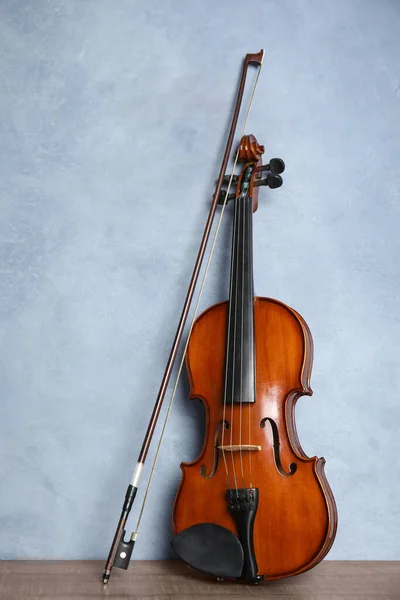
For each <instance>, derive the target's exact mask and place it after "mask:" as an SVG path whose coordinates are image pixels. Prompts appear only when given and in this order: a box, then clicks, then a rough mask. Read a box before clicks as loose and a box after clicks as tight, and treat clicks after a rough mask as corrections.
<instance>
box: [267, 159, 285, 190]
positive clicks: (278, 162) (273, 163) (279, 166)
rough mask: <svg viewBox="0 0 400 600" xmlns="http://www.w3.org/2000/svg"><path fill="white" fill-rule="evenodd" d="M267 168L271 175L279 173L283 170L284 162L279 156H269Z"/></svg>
mask: <svg viewBox="0 0 400 600" xmlns="http://www.w3.org/2000/svg"><path fill="white" fill-rule="evenodd" d="M269 168H270V170H271V173H272V174H273V175H279V173H283V171H284V170H285V163H284V162H283V160H282V159H281V158H271V160H270V161H269ZM280 185H282V184H280ZM270 187H271V186H270ZM276 187H279V186H276Z"/></svg>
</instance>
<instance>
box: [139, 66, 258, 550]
mask: <svg viewBox="0 0 400 600" xmlns="http://www.w3.org/2000/svg"><path fill="white" fill-rule="evenodd" d="M262 65H263V63H262V62H261V64H260V68H259V70H258V73H257V77H256V81H255V83H254V87H253V91H252V94H251V97H250V102H249V107H248V109H247V112H246V117H245V120H244V125H243V128H242V132H241V135H240V138H242V137H243V136H244V133H245V131H246V127H247V122H248V120H249V116H250V112H251V108H252V106H253V101H254V96H255V93H256V89H257V85H258V81H259V79H260V74H261V69H262ZM238 159H239V148H238V149H237V151H236V155H235V160H234V163H233V167H232V172H231V176H230V179H229V183H228V187H227V190H226V195H225V200H224V203H223V205H222V209H221V213H220V216H219V219H218V222H217V227H216V230H215V234H214V238H213V241H212V245H211V250H210V254H209V257H208V259H207V263H206V267H205V270H204V275H203V278H202V280H201V284H200V289H199V294H198V297H197V301H196V305H195V308H194V311H193V317H192V321H191V323H190V327H189V333H188V336H187V340H186V344H185V347H184V349H183V355H182V359H181V362H180V365H179V369H178V374H177V377H176V381H175V384H174V388H173V391H172V395H171V399H170V401H169V403H168V408H167V413H166V415H165V419H164V423H163V427H162V430H161V434H160V438H159V441H158V444H157V449H156V453H155V455H154V459H153V463H152V466H151V471H150V475H149V480H148V482H147V486H146V490H145V493H144V497H143V501H142V505H141V507H140V511H139V516H138V520H137V522H136V529H135V532H134V533H133V534H132V539H136V538H137V534H138V530H139V527H140V522H141V520H142V516H143V512H144V508H145V506H146V502H147V497H148V495H149V491H150V487H151V482H152V480H153V476H154V471H155V468H156V466H157V461H158V457H159V454H160V449H161V444H162V441H163V438H164V434H165V429H166V427H167V423H168V420H169V416H170V413H171V409H172V405H173V403H174V399H175V395H176V391H177V389H178V383H179V379H180V376H181V372H182V369H183V365H184V362H185V357H186V351H187V348H188V346H189V341H190V336H191V333H192V329H193V326H194V322H195V320H196V316H197V311H198V307H199V304H200V300H201V297H202V294H203V289H204V284H205V282H206V279H207V274H208V271H209V267H210V263H211V259H212V257H213V254H214V249H215V245H216V242H217V239H218V235H219V230H220V227H221V223H222V218H223V215H224V212H225V207H226V205H227V202H228V195H229V190H230V188H231V185H232V180H233V175H234V172H235V168H236V165H237V162H238ZM224 431H225V426H224V423H223V425H222V435H224ZM222 445H223V443H222ZM222 454H223V456H224V451H223V452H222ZM224 462H225V467H226V469H227V466H226V461H225V457H224ZM227 478H228V485H229V487H230V483H229V472H228V470H227Z"/></svg>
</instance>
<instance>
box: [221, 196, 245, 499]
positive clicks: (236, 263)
mask: <svg viewBox="0 0 400 600" xmlns="http://www.w3.org/2000/svg"><path fill="white" fill-rule="evenodd" d="M240 197H241V194H240V195H239V196H238V198H236V199H235V217H234V218H235V226H236V222H237V229H238V231H237V237H238V240H237V241H236V240H235V243H234V247H233V257H232V271H233V272H234V274H235V275H234V278H233V277H232V278H231V281H232V283H233V279H234V280H235V289H234V290H233V293H234V298H233V297H232V293H231V295H230V298H229V312H231V311H232V304H233V306H234V307H235V310H234V312H233V352H232V369H231V376H232V383H231V422H230V446H231V461H232V470H233V480H234V482H235V490H236V496H237V495H238V485H237V477H236V468H235V457H234V452H233V450H232V447H233V415H234V412H233V408H234V398H235V384H236V377H235V375H236V373H235V371H236V335H237V312H238V287H239V282H238V274H239V273H238V271H239V259H240V252H239V251H240V247H239V245H240V235H241V214H240ZM231 291H232V288H231ZM229 338H230V326H228V349H229ZM227 352H228V350H227ZM227 356H228V357H229V354H228V355H227ZM228 362H229V358H228V361H227V363H228ZM227 375H228V368H227V371H226V379H227ZM239 383H240V379H239ZM239 396H240V390H239ZM225 402H226V387H225V396H224V404H225Z"/></svg>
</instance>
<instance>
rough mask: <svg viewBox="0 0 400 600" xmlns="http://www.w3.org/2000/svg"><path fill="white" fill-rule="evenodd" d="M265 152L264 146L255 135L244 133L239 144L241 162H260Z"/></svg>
mask: <svg viewBox="0 0 400 600" xmlns="http://www.w3.org/2000/svg"><path fill="white" fill-rule="evenodd" d="M263 154H264V146H261V145H260V144H259V143H258V142H257V140H256V138H255V137H254V135H252V134H250V135H244V136H243V137H242V139H241V140H240V145H239V160H240V162H253V161H254V162H258V161H259V160H261V157H262V155H263Z"/></svg>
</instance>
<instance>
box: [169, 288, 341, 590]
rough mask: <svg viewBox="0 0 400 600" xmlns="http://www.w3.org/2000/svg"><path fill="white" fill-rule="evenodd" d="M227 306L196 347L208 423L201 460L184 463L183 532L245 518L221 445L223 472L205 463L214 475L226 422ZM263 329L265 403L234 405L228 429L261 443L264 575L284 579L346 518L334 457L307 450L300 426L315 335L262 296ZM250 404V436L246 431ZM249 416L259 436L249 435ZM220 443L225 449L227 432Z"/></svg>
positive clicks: (195, 386) (259, 382)
mask: <svg viewBox="0 0 400 600" xmlns="http://www.w3.org/2000/svg"><path fill="white" fill-rule="evenodd" d="M227 306H228V305H227V303H226V302H222V303H220V304H216V305H214V306H212V307H211V308H209V309H208V310H207V311H205V312H204V313H203V314H202V315H200V317H199V318H198V319H197V321H196V323H195V326H194V328H193V331H192V335H191V339H190V343H189V347H188V352H187V368H188V373H189V379H190V385H191V392H190V396H191V398H200V399H201V400H202V401H203V402H204V405H205V408H206V413H207V426H206V435H205V441H204V446H203V449H202V452H201V454H200V456H199V457H198V458H197V459H196V460H195V461H194V462H192V463H183V464H182V465H181V468H182V481H181V485H180V487H179V490H178V493H177V496H176V500H175V505H174V511H173V528H174V531H175V533H179V532H181V531H182V530H184V529H186V528H187V527H190V526H191V525H194V524H197V523H204V522H211V523H217V524H219V525H222V526H224V527H226V528H228V529H230V530H231V531H233V532H234V533H235V534H237V530H236V525H235V522H234V520H233V518H232V516H231V514H230V513H229V512H228V511H227V503H226V490H227V478H226V472H225V468H224V464H223V461H222V457H221V452H220V451H218V453H219V464H218V468H217V470H216V472H215V475H214V476H213V477H211V478H210V479H206V478H204V477H203V476H202V475H201V473H200V469H201V467H202V466H205V469H206V472H207V473H210V472H211V471H212V467H213V462H214V445H215V432H216V430H217V428H218V426H219V424H220V422H221V421H222V419H223V402H222V400H223V390H224V365H225V352H226V333H227V311H228V308H227ZM254 329H255V355H256V402H255V403H253V404H248V405H243V406H242V407H240V405H234V407H233V409H232V411H233V412H231V408H230V405H229V404H228V408H227V411H226V415H225V419H226V420H227V421H228V422H229V423H230V424H231V423H232V415H233V430H232V436H233V437H232V439H231V437H230V431H229V432H228V435H227V433H225V440H224V442H223V443H224V444H227V443H229V444H235V445H236V444H240V443H242V444H255V445H259V446H261V451H259V452H243V453H242V460H243V465H244V473H245V482H244V483H245V487H250V486H253V487H256V488H258V489H259V506H258V512H257V516H256V520H255V526H254V527H255V529H254V547H255V554H256V559H257V563H258V568H259V569H258V572H259V573H260V574H263V575H264V576H265V578H267V579H275V578H280V577H286V576H289V575H293V574H297V573H300V572H302V571H305V570H307V569H310V568H311V567H313V566H315V565H316V564H317V563H318V562H319V561H320V560H321V559H322V558H323V557H324V556H325V555H326V553H327V552H328V550H329V548H330V547H331V545H332V543H333V540H334V537H335V533H336V522H337V515H336V507H335V502H334V499H333V495H332V493H331V491H330V488H329V485H328V483H327V480H326V478H325V475H324V469H323V466H324V462H325V461H324V459H323V458H317V457H312V458H308V457H307V456H306V454H305V453H304V451H303V450H302V448H301V445H300V442H299V439H298V436H297V433H296V427H295V422H294V406H295V403H296V401H297V399H298V398H299V397H300V396H301V395H304V394H306V395H311V394H312V390H311V388H310V374H311V366H312V338H311V334H310V331H309V329H308V327H307V325H306V323H305V321H304V319H303V318H302V317H301V316H300V315H299V314H298V313H296V311H294V310H292V309H290V308H289V307H287V306H286V305H284V304H282V303H280V302H278V301H276V300H271V299H267V298H255V301H254ZM210 340H211V343H210ZM240 410H241V411H242V415H241V419H242V431H243V434H242V439H240V437H239V427H238V423H239V419H240V416H239V411H240ZM268 418H269V419H273V421H274V422H275V423H276V425H277V429H278V432H279V456H280V460H281V466H282V468H283V470H284V471H286V472H288V473H289V466H290V465H291V463H295V465H296V469H297V470H296V472H295V473H294V474H293V475H289V476H285V475H282V473H281V472H280V471H279V469H278V467H277V464H276V460H275V457H274V452H273V431H272V427H271V426H270V424H269V422H268V421H266V419H268ZM249 422H250V431H251V436H250V439H249V437H248V436H247V434H246V432H247V431H248V429H249ZM263 425H264V426H263ZM220 429H221V428H220ZM217 442H218V445H221V437H220V436H219V439H218V440H217ZM232 459H233V460H234V464H235V471H236V473H239V474H240V472H241V468H240V456H239V453H237V452H234V453H232V452H230V453H229V462H228V465H229V464H231V460H232ZM250 461H251V470H252V478H251V480H250V476H249V473H250ZM230 477H231V478H232V468H230ZM239 477H240V475H239ZM239 487H242V485H241V481H240V484H239Z"/></svg>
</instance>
